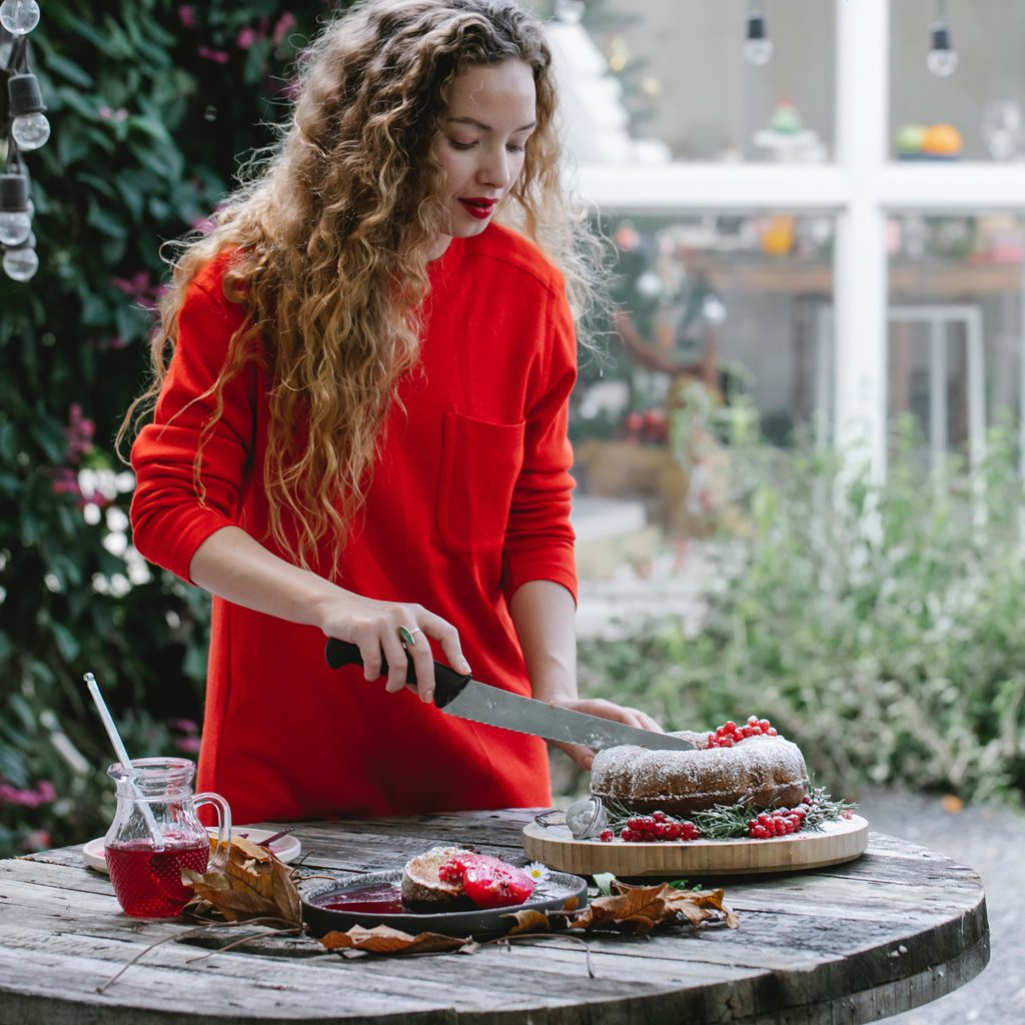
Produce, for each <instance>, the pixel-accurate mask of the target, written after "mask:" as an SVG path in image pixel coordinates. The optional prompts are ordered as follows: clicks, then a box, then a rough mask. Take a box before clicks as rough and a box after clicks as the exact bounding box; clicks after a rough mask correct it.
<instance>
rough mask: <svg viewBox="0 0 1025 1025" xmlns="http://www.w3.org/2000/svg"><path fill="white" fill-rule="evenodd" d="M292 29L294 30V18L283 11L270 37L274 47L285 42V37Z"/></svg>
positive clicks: (289, 13) (288, 12)
mask: <svg viewBox="0 0 1025 1025" xmlns="http://www.w3.org/2000/svg"><path fill="white" fill-rule="evenodd" d="M293 28H295V16H294V15H293V14H292V13H291V12H290V11H285V13H284V14H282V15H281V17H280V18H279V19H278V23H277V24H276V25H275V26H274V35H273V37H272V42H273V43H274V45H275V46H280V45H281V44H282V43H283V42H284V41H285V36H286V35H288V33H289V31H290V30H291V29H293Z"/></svg>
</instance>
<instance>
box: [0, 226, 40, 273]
mask: <svg viewBox="0 0 1025 1025" xmlns="http://www.w3.org/2000/svg"><path fill="white" fill-rule="evenodd" d="M3 266H4V273H5V274H6V275H7V276H8V277H9V278H11V279H12V280H14V281H29V280H30V279H31V278H33V277H35V273H36V271H37V270H39V257H38V256H37V255H36V237H35V235H29V237H28V238H27V239H25V241H24V242H22V243H21V245H20V246H13V247H12V248H10V249H8V250H7V251H6V252H5V253H4V260H3Z"/></svg>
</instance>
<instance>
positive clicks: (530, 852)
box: [523, 815, 868, 878]
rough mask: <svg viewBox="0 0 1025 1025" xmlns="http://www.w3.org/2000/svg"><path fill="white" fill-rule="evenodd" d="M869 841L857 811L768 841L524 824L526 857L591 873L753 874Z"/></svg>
mask: <svg viewBox="0 0 1025 1025" xmlns="http://www.w3.org/2000/svg"><path fill="white" fill-rule="evenodd" d="M867 844H868V822H867V821H866V820H865V819H863V818H862V817H861V816H860V815H854V816H852V817H851V818H849V819H839V820H837V821H835V822H827V823H825V825H824V826H823V828H822V832H818V833H815V832H808V833H794V834H792V835H791V836H777V837H774V838H773V839H771V840H691V841H688V842H686V843H681V842H679V841H677V842H675V843H674V842H672V841H664V842H660V843H626V842H624V841H622V840H613V841H612V842H611V843H602V842H601V841H600V840H574V839H573V836H572V834H571V833H570V831H569V830H568V829H567V828H566V826H564V825H551V826H542V825H540V824H539V823H538V822H530V823H528V824H527V825H526V826H525V827H524V829H523V849H524V850H525V851H526V853H527V857H528V858H531V859H532V860H534V861H541V862H544V864H546V865H548V866H549V867H550V868H554V869H557V870H558V871H560V872H573V873H575V874H576V875H584V876H593V875H594V874H595V873H596V872H612V873H613V874H614V875H617V876H624V877H629V876H674V875H680V874H684V875H687V876H688V877H691V878H696V877H698V876H701V875H709V874H716V875H757V874H760V873H770V872H793V871H797V870H799V869H806V868H821V867H822V866H823V865H837V864H839V863H840V862H843V861H853V860H854V859H855V858H857V857H859V856H860V855H861V854H862V853H863V852H864V850H865V847H866V846H867Z"/></svg>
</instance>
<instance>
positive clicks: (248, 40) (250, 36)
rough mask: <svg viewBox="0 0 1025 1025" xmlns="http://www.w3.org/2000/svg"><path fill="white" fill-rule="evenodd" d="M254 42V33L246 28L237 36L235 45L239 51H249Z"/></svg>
mask: <svg viewBox="0 0 1025 1025" xmlns="http://www.w3.org/2000/svg"><path fill="white" fill-rule="evenodd" d="M255 42H256V33H255V32H254V31H253V30H252V29H251V28H249V27H248V26H247V27H246V28H244V29H242V31H241V32H239V34H238V38H237V39H236V40H235V45H236V46H237V47H238V48H239V49H240V50H249V49H251V48H252V45H253V43H255Z"/></svg>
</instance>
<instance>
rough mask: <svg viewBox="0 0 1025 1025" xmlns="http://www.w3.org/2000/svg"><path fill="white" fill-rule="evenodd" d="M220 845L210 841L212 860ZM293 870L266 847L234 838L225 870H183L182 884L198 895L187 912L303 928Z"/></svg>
mask: <svg viewBox="0 0 1025 1025" xmlns="http://www.w3.org/2000/svg"><path fill="white" fill-rule="evenodd" d="M216 846H217V841H216V840H211V841H210V851H211V856H212V855H213V853H214V852H215V851H216ZM293 875H294V874H293V872H292V870H291V869H290V868H289V867H288V866H287V865H286V864H284V862H282V861H281V860H279V858H278V857H277V856H276V855H275V854H274V853H273V852H271V851H270V850H268V849H267V848H266V847H261V846H259V845H258V844H254V843H251V842H250V841H249V840H246V839H243V838H242V837H232V840H231V845H230V846H229V848H228V859H227V863H226V864H225V866H224V868H223V869H214V870H213V871H210V872H203V873H200V872H193V871H192V870H191V869H182V882H183V883H184V884H185V885H186V886H189V887H190V888H191V889H192V890H193V892H194V893H195V894H196V896H195V897H193V899H192V900H191V901H189V903H188V905H186V911H188V912H190V913H192V914H194V915H196V916H199V917H202V916H204V915H208V914H210V912H211V911H214V912H217V913H218V914H220V915H222V916H223V917H224V918H225V919H227V920H228V921H229V922H239V921H243V920H245V919H249V918H272V919H279V920H280V921H282V922H283V923H286V924H287V925H288V926H289V927H290V928H299V927H300V926H301V925H302V905H301V903H300V900H299V891H298V890H297V889H296V886H295V881H294V878H293Z"/></svg>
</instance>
